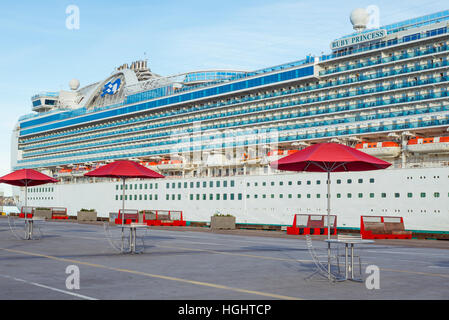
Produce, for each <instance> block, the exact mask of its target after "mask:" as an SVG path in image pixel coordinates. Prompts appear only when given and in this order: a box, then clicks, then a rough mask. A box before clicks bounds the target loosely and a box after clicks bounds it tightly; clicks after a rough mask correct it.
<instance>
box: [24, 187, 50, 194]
mask: <svg viewBox="0 0 449 320" xmlns="http://www.w3.org/2000/svg"><path fill="white" fill-rule="evenodd" d="M54 191H55V190H54V188H53V187H45V188H42V187H40V188H29V189H28V192H31V193H33V192H54Z"/></svg>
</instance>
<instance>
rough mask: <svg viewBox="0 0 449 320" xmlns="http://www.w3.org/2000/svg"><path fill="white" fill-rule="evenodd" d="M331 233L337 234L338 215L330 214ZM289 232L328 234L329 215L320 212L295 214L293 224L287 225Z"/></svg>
mask: <svg viewBox="0 0 449 320" xmlns="http://www.w3.org/2000/svg"><path fill="white" fill-rule="evenodd" d="M329 219H330V226H331V228H330V233H331V234H333V235H335V234H337V216H336V215H330V216H329ZM287 234H294V235H305V234H315V235H327V234H328V228H327V215H318V214H295V216H294V218H293V225H292V226H291V227H287Z"/></svg>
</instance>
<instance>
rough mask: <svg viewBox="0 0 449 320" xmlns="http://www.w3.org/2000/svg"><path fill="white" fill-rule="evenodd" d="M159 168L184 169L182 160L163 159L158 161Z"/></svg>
mask: <svg viewBox="0 0 449 320" xmlns="http://www.w3.org/2000/svg"><path fill="white" fill-rule="evenodd" d="M156 166H157V168H158V169H159V170H182V168H183V163H182V160H162V161H159V162H158V163H157V165H156Z"/></svg>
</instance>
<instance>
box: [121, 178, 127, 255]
mask: <svg viewBox="0 0 449 320" xmlns="http://www.w3.org/2000/svg"><path fill="white" fill-rule="evenodd" d="M125 180H126V179H125V178H123V196H122V248H121V251H122V252H123V226H124V222H125Z"/></svg>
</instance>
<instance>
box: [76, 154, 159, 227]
mask: <svg viewBox="0 0 449 320" xmlns="http://www.w3.org/2000/svg"><path fill="white" fill-rule="evenodd" d="M84 175H85V176H87V177H102V178H120V179H122V180H123V198H122V209H123V210H122V211H123V215H124V210H125V180H126V179H127V178H141V179H157V178H165V177H164V176H163V175H161V174H159V173H157V172H155V171H153V170H151V169H148V168H147V167H144V166H142V165H141V164H139V163H137V162H134V161H131V160H117V161H114V162H112V163H108V164H106V165H104V166H102V167H100V168H97V169H95V170H92V171H90V172H88V173H85V174H84ZM124 220H125V219H124V216H122V225H123V222H124Z"/></svg>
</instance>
